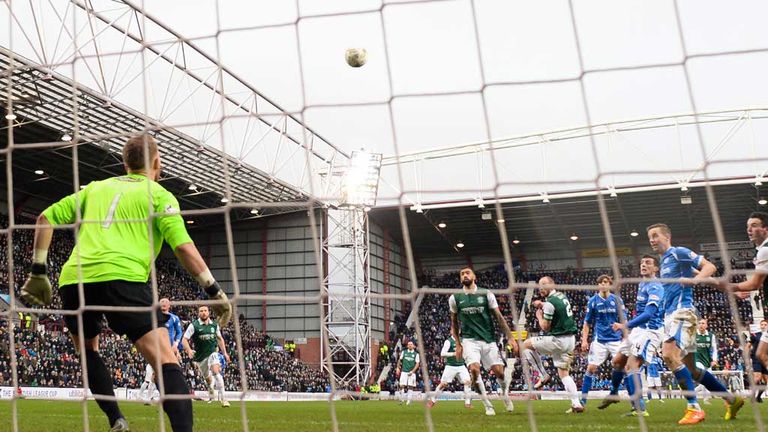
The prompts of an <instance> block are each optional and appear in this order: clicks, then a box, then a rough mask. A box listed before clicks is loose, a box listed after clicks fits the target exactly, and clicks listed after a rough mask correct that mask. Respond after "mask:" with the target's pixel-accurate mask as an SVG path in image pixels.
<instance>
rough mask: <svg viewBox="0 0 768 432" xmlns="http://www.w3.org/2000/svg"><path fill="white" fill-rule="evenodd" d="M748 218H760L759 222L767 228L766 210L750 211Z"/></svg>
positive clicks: (767, 217)
mask: <svg viewBox="0 0 768 432" xmlns="http://www.w3.org/2000/svg"><path fill="white" fill-rule="evenodd" d="M749 218H750V219H760V223H762V224H763V227H765V228H768V213H766V212H759V211H756V212H752V213H750V214H749Z"/></svg>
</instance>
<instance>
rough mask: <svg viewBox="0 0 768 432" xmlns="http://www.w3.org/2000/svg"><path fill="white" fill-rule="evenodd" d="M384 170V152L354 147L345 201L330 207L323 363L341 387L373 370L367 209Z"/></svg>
mask: <svg viewBox="0 0 768 432" xmlns="http://www.w3.org/2000/svg"><path fill="white" fill-rule="evenodd" d="M380 171H381V154H376V153H368V152H365V151H354V152H352V157H351V158H350V161H349V166H347V167H346V170H345V171H344V172H343V173H342V175H343V179H342V182H341V191H340V192H341V194H340V195H341V197H340V200H339V202H338V204H337V205H331V206H330V207H329V208H328V210H327V212H326V214H327V224H326V227H327V232H326V235H325V237H324V238H323V253H324V255H325V256H326V257H327V267H326V276H325V279H324V281H323V289H324V290H325V294H326V297H325V298H324V301H323V307H324V308H325V311H326V313H325V320H324V322H323V328H322V332H323V336H324V337H327V338H328V346H329V348H328V349H326V348H325V346H324V345H321V353H322V367H323V368H324V369H326V372H328V374H329V375H330V374H333V376H334V379H335V380H336V382H337V383H338V384H339V386H340V387H342V388H344V387H347V386H350V385H352V384H355V385H359V386H362V385H366V384H367V383H366V381H367V379H368V378H369V377H370V374H371V313H370V309H371V300H370V296H369V294H370V262H369V230H368V210H370V208H371V207H372V206H373V205H374V204H375V203H376V193H377V191H378V186H379V173H380ZM329 360H330V362H329ZM329 364H331V365H332V366H331V367H330V370H329V367H328V365H329Z"/></svg>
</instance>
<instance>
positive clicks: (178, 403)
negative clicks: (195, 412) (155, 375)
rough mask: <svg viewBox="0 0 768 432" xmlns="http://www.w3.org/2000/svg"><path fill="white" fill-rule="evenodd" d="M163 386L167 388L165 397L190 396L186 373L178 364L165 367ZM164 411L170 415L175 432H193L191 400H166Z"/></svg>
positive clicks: (167, 364) (165, 365) (164, 401)
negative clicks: (185, 378) (185, 377)
mask: <svg viewBox="0 0 768 432" xmlns="http://www.w3.org/2000/svg"><path fill="white" fill-rule="evenodd" d="M163 386H165V391H164V392H163V394H164V395H165V396H170V395H184V396H186V395H188V394H189V387H187V382H186V381H185V380H184V372H182V371H181V366H179V365H178V364H176V363H166V364H164V365H163ZM163 409H164V410H165V413H166V414H167V415H168V420H170V422H171V428H172V429H173V432H192V401H191V400H190V399H165V400H163Z"/></svg>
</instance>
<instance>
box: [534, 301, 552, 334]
mask: <svg viewBox="0 0 768 432" xmlns="http://www.w3.org/2000/svg"><path fill="white" fill-rule="evenodd" d="M541 304H542V307H543V303H541ZM536 320H537V321H538V322H539V327H540V328H541V331H545V332H546V331H549V329H550V328H551V327H552V321H550V320H548V319H546V318H544V309H541V308H539V309H537V310H536Z"/></svg>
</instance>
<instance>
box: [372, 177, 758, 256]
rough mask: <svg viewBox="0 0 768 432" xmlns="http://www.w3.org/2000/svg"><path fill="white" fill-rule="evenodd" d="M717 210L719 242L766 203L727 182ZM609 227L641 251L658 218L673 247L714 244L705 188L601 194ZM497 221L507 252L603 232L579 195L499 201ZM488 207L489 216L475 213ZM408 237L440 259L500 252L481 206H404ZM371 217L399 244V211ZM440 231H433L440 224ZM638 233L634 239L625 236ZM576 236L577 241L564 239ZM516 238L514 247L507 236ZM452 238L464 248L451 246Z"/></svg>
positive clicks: (598, 244)
mask: <svg viewBox="0 0 768 432" xmlns="http://www.w3.org/2000/svg"><path fill="white" fill-rule="evenodd" d="M713 189H714V193H715V198H716V203H717V207H718V210H719V214H720V219H721V222H722V227H723V232H724V235H725V239H726V241H729V242H738V241H746V240H748V238H747V236H746V228H745V223H746V219H747V217H748V215H749V213H750V212H752V211H755V210H763V211H765V210H766V208H768V207H767V206H765V205H760V204H758V203H757V201H758V200H759V199H760V198H766V197H767V196H768V191H766V190H765V188H763V189H762V195H761V188H760V187H756V186H754V185H752V184H731V185H723V186H717V187H714V188H713ZM683 195H685V196H689V197H690V198H691V199H692V203H691V204H687V205H686V204H681V196H683ZM604 200H605V206H606V210H607V215H608V220H609V221H610V228H611V231H612V234H613V238H614V242H615V244H616V246H617V247H633V248H636V249H635V250H636V251H638V252H636V253H642V252H645V251H648V250H649V249H648V246H647V245H648V241H647V237H646V236H645V227H647V226H648V225H651V224H653V223H657V222H664V223H667V224H668V225H670V227H671V228H672V231H673V240H674V242H675V244H680V245H686V246H690V247H693V248H696V249H698V248H699V245H700V244H701V243H706V242H715V241H717V237H716V234H715V226H714V222H713V218H712V213H711V210H710V208H709V204H710V203H709V200H708V199H707V194H706V190H705V189H704V188H694V189H691V190H689V191H688V192H686V193H685V194H683V193H682V192H681V191H680V190H656V191H646V192H632V193H621V194H618V195H617V196H616V197H610V196H606V197H604ZM501 207H502V211H503V220H504V222H503V224H501V225H502V226H503V227H504V229H505V230H506V233H507V237H508V241H509V246H510V249H511V251H512V253H513V254H519V253H525V252H526V251H541V250H558V249H565V250H572V251H575V250H584V249H601V248H606V247H607V244H606V242H605V238H606V235H605V231H604V228H603V224H602V221H601V218H600V213H599V207H598V203H597V198H596V197H595V196H592V197H580V198H570V199H560V200H555V199H553V200H551V201H550V202H549V203H543V202H541V201H538V202H515V203H506V204H503V205H502V206H501ZM485 212H488V213H490V214H489V219H488V220H483V218H482V214H483V213H485ZM405 214H406V220H407V223H408V228H409V235H410V238H411V244H412V246H413V249H414V253H415V255H416V256H417V257H429V256H431V255H437V256H443V255H445V254H450V253H460V254H463V255H466V256H469V257H472V256H480V255H486V256H501V255H502V242H501V236H500V233H499V228H498V226H499V225H500V224H499V223H498V222H497V215H496V209H495V206H494V205H493V204H488V205H487V206H486V207H485V209H479V208H477V207H453V208H436V209H429V210H425V211H424V213H416V212H414V211H410V210H407V209H406V210H405ZM370 215H371V217H372V218H373V220H374V221H376V222H377V223H379V224H380V225H382V226H383V227H385V228H386V229H388V230H389V232H390V234H391V235H392V236H393V238H395V239H397V240H398V241H400V242H402V238H403V237H402V228H401V223H400V217H399V211H398V209H396V208H389V209H374V210H372V211H371V213H370ZM441 222H442V223H445V224H446V227H445V228H439V226H438V224H439V223H441ZM632 231H635V232H637V233H638V235H637V236H636V237H633V236H631V235H630V233H631V232H632ZM573 234H576V235H577V236H578V240H576V241H572V240H570V237H571V235H573ZM514 239H518V240H519V241H520V243H519V244H513V243H512V241H513V240H514ZM458 242H462V243H464V247H463V248H461V249H459V248H457V247H456V244H457V243H458Z"/></svg>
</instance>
